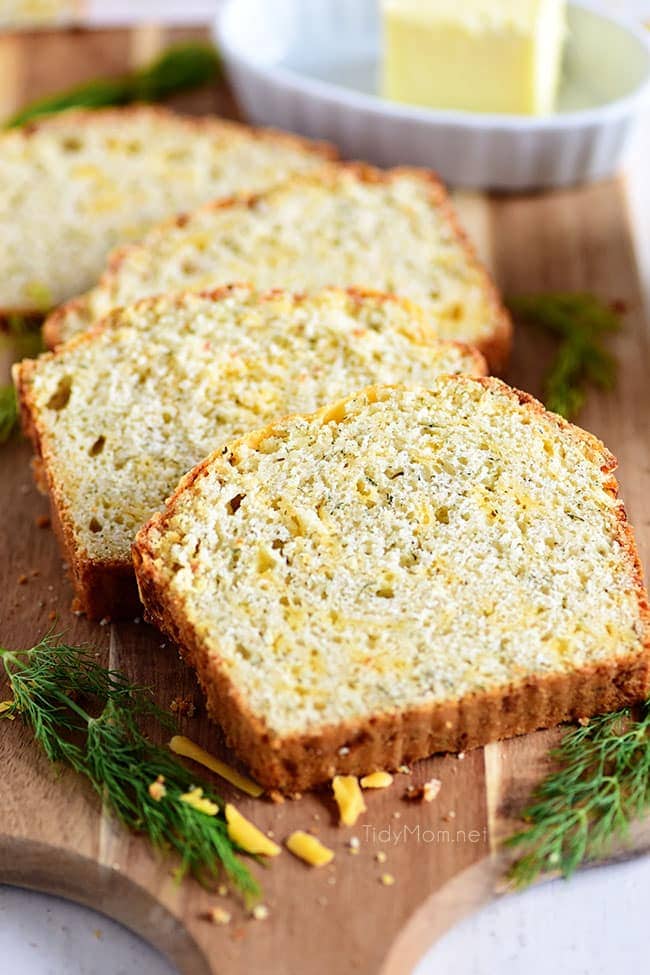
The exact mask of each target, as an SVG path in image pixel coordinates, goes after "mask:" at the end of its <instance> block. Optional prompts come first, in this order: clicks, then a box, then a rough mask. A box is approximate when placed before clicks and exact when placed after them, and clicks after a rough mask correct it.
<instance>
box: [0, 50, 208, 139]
mask: <svg viewBox="0 0 650 975" xmlns="http://www.w3.org/2000/svg"><path fill="white" fill-rule="evenodd" d="M220 70H221V61H220V58H219V55H218V54H217V52H216V51H215V49H214V48H213V47H211V46H210V45H209V44H197V43H196V42H187V43H184V44H176V45H174V46H173V47H170V48H168V49H167V50H166V51H164V52H163V53H162V54H161V55H160V57H158V58H157V59H156V60H155V61H153V62H152V63H151V64H149V65H147V66H146V67H144V68H141V69H140V70H138V71H134V72H132V73H131V74H127V75H123V76H122V77H121V78H97V79H96V80H94V81H87V82H85V83H84V84H82V85H78V86H77V87H76V88H72V89H70V90H68V91H63V92H58V93H56V94H54V95H47V96H46V97H45V98H41V99H40V100H39V101H36V102H32V103H31V104H30V105H27V106H26V107H25V108H23V109H21V110H20V111H19V112H17V113H16V114H15V115H13V116H12V117H11V118H10V119H9V120H8V122H6V123H5V127H6V128H8V129H11V128H15V127H17V126H19V125H25V123H26V122H31V121H33V120H34V119H37V118H40V117H41V116H42V115H52V114H54V113H55V112H63V111H65V110H66V109H68V108H105V107H107V106H111V105H128V104H130V103H131V102H156V101H162V100H163V99H164V98H168V97H169V96H170V95H173V94H176V93H178V92H181V91H187V90H189V89H191V88H197V87H199V85H203V84H206V83H207V82H208V81H212V80H213V79H214V78H216V77H217V76H218V74H219V72H220Z"/></svg>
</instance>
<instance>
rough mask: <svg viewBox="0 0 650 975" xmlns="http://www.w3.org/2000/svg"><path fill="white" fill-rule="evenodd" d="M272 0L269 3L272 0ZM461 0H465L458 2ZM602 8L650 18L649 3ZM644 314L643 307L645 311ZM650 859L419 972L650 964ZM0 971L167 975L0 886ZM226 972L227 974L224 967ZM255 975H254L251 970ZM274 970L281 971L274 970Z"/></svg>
mask: <svg viewBox="0 0 650 975" xmlns="http://www.w3.org/2000/svg"><path fill="white" fill-rule="evenodd" d="M269 2H272V0H269ZM461 2H462V0H461ZM604 5H605V6H609V7H610V8H614V9H619V10H633V11H634V12H635V13H639V14H641V15H643V16H645V17H648V18H650V3H649V2H648V0H643V2H639V0H606V2H605V4H604ZM90 6H91V9H92V12H93V14H94V15H95V16H98V15H101V19H103V20H106V19H115V20H118V21H119V20H123V19H124V18H125V17H127V18H128V17H129V16H130V17H133V15H134V13H135V12H136V11H137V13H138V15H141V16H142V15H148V14H151V13H155V14H157V15H160V14H164V15H165V16H168V15H170V14H173V13H178V11H179V9H180V11H181V18H182V19H187V17H188V16H189V15H192V16H200V15H201V13H202V12H204V11H205V10H210V9H211V8H212V5H211V4H210V3H209V2H206V0H186V2H182V3H179V2H178V0H158V2H157V3H156V2H153V0H135V2H133V0H131V2H129V0H114V2H112V3H107V2H104V3H101V2H100V0H92V2H91V5H90ZM649 158H650V118H645V119H644V120H643V121H642V124H641V126H640V129H639V133H638V135H637V138H636V140H635V142H634V145H633V147H632V149H631V152H630V156H629V160H628V165H627V167H626V168H627V172H628V180H629V189H630V198H631V208H630V209H631V214H632V218H633V225H634V230H635V233H636V236H637V245H638V248H637V249H638V254H639V258H640V263H641V271H642V276H643V282H644V289H645V297H646V309H647V310H648V311H649V313H650V167H649V166H648V159H649ZM649 320H650V314H649ZM649 904H650V858H648V857H646V858H642V859H639V860H636V861H634V862H632V863H629V864H624V865H620V866H616V867H606V868H598V869H594V870H589V871H585V872H584V873H582V874H580V875H578V876H576V877H575V878H574V879H573V880H572V881H571V882H570V883H565V882H562V881H556V882H554V883H551V884H546V885H544V886H542V887H539V888H536V889H534V890H531V891H528V892H526V893H524V894H519V895H516V896H510V897H505V898H502V899H501V900H500V901H498V902H495V903H494V904H492V905H491V906H489V907H488V908H486V909H484V910H483V911H481V912H479V913H478V914H476V915H474V916H473V917H471V918H468V919H467V920H466V921H464V922H462V923H461V924H460V925H458V926H457V927H456V928H454V929H453V930H452V931H451V932H449V933H448V934H447V935H446V936H445V938H444V939H443V940H442V941H441V942H439V943H438V945H436V946H434V947H433V948H432V949H431V950H430V951H429V953H428V954H427V955H426V957H425V958H424V959H422V961H421V963H420V964H419V965H418V967H417V970H416V971H417V975H434V973H436V975H438V973H439V975H449V973H451V972H453V973H454V975H493V973H499V975H520V973H521V975H523V973H526V975H548V973H549V972H553V973H554V975H613V973H618V972H620V971H625V970H627V971H635V970H638V971H645V970H647V968H648V962H647V959H648V946H649V939H648V905H649ZM0 972H3V973H4V972H7V973H10V972H11V973H12V975H132V973H134V972H138V975H174V973H175V969H174V968H173V967H172V966H170V965H169V964H168V962H167V961H166V960H165V959H163V958H162V957H161V956H160V955H158V954H157V953H156V952H155V951H153V950H152V949H151V948H150V947H149V946H147V945H145V944H144V943H143V942H142V941H140V939H139V938H137V937H136V936H135V935H133V934H132V933H130V932H129V931H127V930H126V929H124V928H121V927H120V926H119V925H117V924H115V923H114V922H112V921H109V920H108V919H107V918H105V917H102V916H100V915H97V914H95V913H94V912H92V911H89V910H86V909H85V908H80V907H78V906H76V905H73V904H70V903H67V902H65V901H61V900H58V899H56V898H51V897H45V896H43V895H40V894H35V893H33V892H27V891H21V890H17V889H13V888H9V887H2V886H0ZM224 975H227V973H225V972H224ZM251 975H257V973H251ZM278 975H284V973H282V972H281V971H280V970H279V969H278Z"/></svg>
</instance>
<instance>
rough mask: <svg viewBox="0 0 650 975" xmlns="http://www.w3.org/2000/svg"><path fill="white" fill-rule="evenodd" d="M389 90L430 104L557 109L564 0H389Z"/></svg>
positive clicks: (515, 110) (385, 82)
mask: <svg viewBox="0 0 650 975" xmlns="http://www.w3.org/2000/svg"><path fill="white" fill-rule="evenodd" d="M382 13H383V32H384V52H383V78H382V90H383V94H384V96H385V97H387V98H390V99H393V100H394V101H400V102H407V103H409V104H412V105H423V106H426V107H429V108H442V109H457V110H461V111H468V112H497V113H508V114H517V115H546V114H548V113H550V112H552V111H553V110H554V107H555V101H556V97H557V90H558V84H559V77H560V69H561V61H562V49H563V44H564V38H565V33H566V27H565V15H566V3H565V0H382Z"/></svg>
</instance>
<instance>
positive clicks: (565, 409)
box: [506, 292, 621, 419]
mask: <svg viewBox="0 0 650 975" xmlns="http://www.w3.org/2000/svg"><path fill="white" fill-rule="evenodd" d="M506 304H507V305H508V308H509V309H510V311H511V312H512V314H513V315H514V317H515V318H516V319H518V320H520V321H524V322H528V323H529V324H531V325H535V326H537V327H538V328H542V329H544V330H545V331H547V332H550V333H551V334H552V335H554V336H555V337H556V338H558V339H559V342H560V344H559V347H558V350H557V353H556V356H555V359H554V361H553V363H552V365H551V367H550V369H549V370H548V372H547V374H546V376H545V379H544V402H545V403H546V406H547V407H548V409H549V410H553V412H554V413H559V414H560V415H561V416H564V417H566V418H567V419H572V418H573V417H575V416H576V415H577V413H578V412H579V411H580V409H581V408H582V406H583V404H584V402H585V399H586V395H587V394H586V389H587V387H588V385H589V384H591V385H593V386H596V387H597V388H599V389H603V390H610V389H612V388H613V386H614V383H615V381H616V360H615V359H614V358H613V356H612V355H611V354H610V353H609V352H608V351H607V350H606V349H605V348H604V346H603V338H604V336H606V335H607V334H609V333H612V332H615V331H617V330H618V329H619V328H620V326H621V322H620V318H619V315H618V314H617V312H616V311H615V310H614V309H613V308H612V307H611V306H610V305H607V304H605V303H604V302H602V301H601V300H600V299H599V298H597V297H596V296H595V295H592V294H587V293H583V292H576V293H575V294H574V293H564V292H551V293H548V294H540V295H519V296H516V297H511V298H508V300H507V302H506Z"/></svg>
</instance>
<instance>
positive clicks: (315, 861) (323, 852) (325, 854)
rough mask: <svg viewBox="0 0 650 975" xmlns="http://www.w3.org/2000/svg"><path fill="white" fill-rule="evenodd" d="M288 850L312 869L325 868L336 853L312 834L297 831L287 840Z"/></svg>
mask: <svg viewBox="0 0 650 975" xmlns="http://www.w3.org/2000/svg"><path fill="white" fill-rule="evenodd" d="M287 849H288V850H289V851H290V852H291V853H293V855H294V856H296V857H298V858H299V859H300V860H304V861H305V863H308V864H309V865H310V866H312V867H324V866H325V864H327V863H330V862H331V861H332V860H333V859H334V851H333V850H330V849H328V848H327V847H326V846H323V844H322V843H321V842H320V840H317V839H316V837H315V836H312V835H311V834H310V833H305V832H304V831H303V830H301V829H297V830H296V831H295V832H294V833H292V834H291V836H290V837H289V838H288V840H287Z"/></svg>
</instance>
